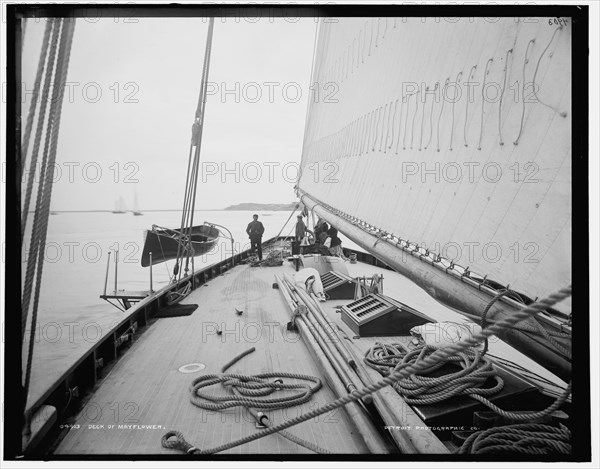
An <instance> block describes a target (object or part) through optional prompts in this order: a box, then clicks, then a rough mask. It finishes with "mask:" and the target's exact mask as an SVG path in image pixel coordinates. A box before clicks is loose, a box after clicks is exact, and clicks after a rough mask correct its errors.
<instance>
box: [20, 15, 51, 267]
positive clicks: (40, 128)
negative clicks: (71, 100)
mask: <svg viewBox="0 0 600 469" xmlns="http://www.w3.org/2000/svg"><path fill="white" fill-rule="evenodd" d="M49 26H50V27H51V29H52V42H51V44H50V52H49V54H48V63H47V65H46V73H45V78H44V87H43V90H42V99H41V101H40V111H39V116H38V121H37V129H36V132H35V135H34V141H33V150H32V152H31V162H30V163H29V177H28V179H27V188H26V190H25V202H24V204H23V208H22V210H23V213H22V214H21V246H23V241H24V239H25V227H26V226H27V217H28V215H29V205H30V203H31V193H32V191H33V183H34V179H35V178H34V175H35V172H36V166H37V161H38V155H39V150H40V144H41V141H42V135H43V133H44V123H45V121H46V114H47V113H46V108H47V104H48V102H49V101H50V99H49V98H48V96H49V94H50V87H51V81H52V74H53V73H54V65H55V63H56V47H57V44H58V37H59V36H58V35H59V32H60V21H59V20H51V21H49ZM46 32H48V27H47V28H46ZM45 34H46V33H44V39H46V36H45ZM42 53H43V54H45V51H42ZM40 61H42V58H41V57H40ZM38 71H39V70H38ZM34 96H35V95H34ZM32 106H33V103H32ZM34 111H35V110H34ZM30 112H31V111H30ZM27 124H29V122H28V123H27ZM32 126H33V122H32ZM50 126H51V122H50V117H48V129H47V131H46V132H47V133H46V136H48V135H49V134H50V128H51V127H50ZM25 138H26V139H25V140H24V141H23V154H22V156H23V168H24V167H25V161H26V158H27V150H28V148H29V138H30V134H27V130H26V135H25ZM43 170H44V167H42V168H40V172H41V171H43ZM42 179H43V176H42V175H40V180H42ZM38 190H39V188H38ZM34 248H35V246H30V249H29V252H30V253H31V252H32V251H34V250H35V249H34ZM30 258H31V254H30ZM29 265H30V263H29V262H28V263H27V266H28V268H29Z"/></svg>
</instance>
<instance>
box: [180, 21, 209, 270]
mask: <svg viewBox="0 0 600 469" xmlns="http://www.w3.org/2000/svg"><path fill="white" fill-rule="evenodd" d="M213 27H214V18H210V21H209V24H208V34H207V39H206V48H205V52H204V64H203V69H202V79H201V83H200V93H199V96H198V105H197V107H196V114H195V118H194V123H193V125H192V140H191V142H190V150H189V155H188V169H187V176H186V183H185V192H184V199H183V207H182V213H181V228H180V232H179V233H180V238H179V243H178V246H177V258H176V261H175V267H174V270H175V269H176V270H177V271H178V273H179V276H178V277H177V281H179V280H181V276H182V269H180V268H179V267H180V262H183V255H184V252H185V253H186V259H185V273H186V275H187V272H188V268H189V264H190V257H191V263H192V275H193V269H194V258H193V247H192V229H193V224H194V210H195V208H196V192H197V189H198V173H199V171H198V168H199V165H200V150H201V146H202V132H203V129H204V114H205V108H206V92H207V81H208V72H209V69H210V55H211V48H212V36H213ZM184 239H185V241H187V244H189V248H188V249H187V250H186V249H184V250H183V251H182V248H183V247H184V246H183V245H182V244H183V242H184ZM190 250H191V251H192V255H191V256H190ZM173 276H174V277H176V276H177V273H175V272H174V275H173Z"/></svg>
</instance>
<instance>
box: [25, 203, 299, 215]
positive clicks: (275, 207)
mask: <svg viewBox="0 0 600 469" xmlns="http://www.w3.org/2000/svg"><path fill="white" fill-rule="evenodd" d="M295 207H296V202H292V203H289V204H254V203H242V204H236V205H230V206H229V207H225V208H206V209H198V210H195V211H196V212H222V211H233V210H239V211H252V210H257V211H258V210H263V211H270V212H278V211H283V210H293V209H294V208H295ZM137 211H138V212H142V213H149V212H181V209H180V208H165V209H153V210H145V209H138V210H137ZM51 212H52V213H56V214H59V213H113V210H51ZM124 212H125V213H133V210H125V211H124ZM29 213H34V212H33V211H32V210H30V211H29Z"/></svg>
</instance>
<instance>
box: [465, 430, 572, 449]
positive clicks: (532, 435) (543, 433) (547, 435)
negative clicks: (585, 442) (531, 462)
mask: <svg viewBox="0 0 600 469" xmlns="http://www.w3.org/2000/svg"><path fill="white" fill-rule="evenodd" d="M458 453H459V454H507V455H508V454H514V453H520V454H550V455H552V454H570V453H571V432H570V431H569V429H568V428H566V427H564V426H561V427H560V428H558V427H552V426H550V425H541V424H531V423H530V424H518V425H505V426H502V427H496V428H490V429H489V430H484V431H479V432H476V433H474V434H473V435H471V436H470V437H469V438H467V440H466V441H465V442H464V443H463V445H462V446H461V447H460V449H459V451H458Z"/></svg>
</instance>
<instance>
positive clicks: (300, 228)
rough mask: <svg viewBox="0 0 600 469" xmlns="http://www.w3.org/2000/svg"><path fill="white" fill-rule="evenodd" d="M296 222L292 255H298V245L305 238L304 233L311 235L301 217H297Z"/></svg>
mask: <svg viewBox="0 0 600 469" xmlns="http://www.w3.org/2000/svg"><path fill="white" fill-rule="evenodd" d="M297 218H298V221H297V222H296V236H295V239H294V243H293V244H292V254H300V243H302V240H303V239H304V237H305V236H306V233H310V234H312V231H310V230H309V229H308V228H307V227H306V225H305V224H304V222H303V221H302V215H298V217H297Z"/></svg>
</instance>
